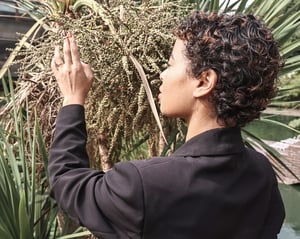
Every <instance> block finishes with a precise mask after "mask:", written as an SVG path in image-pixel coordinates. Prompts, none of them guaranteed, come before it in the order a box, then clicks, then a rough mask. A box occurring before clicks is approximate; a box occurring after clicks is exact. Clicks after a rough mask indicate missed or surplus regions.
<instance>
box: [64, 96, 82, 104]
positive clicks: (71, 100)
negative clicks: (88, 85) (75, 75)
mask: <svg viewBox="0 0 300 239" xmlns="http://www.w3.org/2000/svg"><path fill="white" fill-rule="evenodd" d="M84 103H85V99H84V98H75V97H70V98H68V97H65V98H64V100H63V106H66V105H82V106H84Z"/></svg>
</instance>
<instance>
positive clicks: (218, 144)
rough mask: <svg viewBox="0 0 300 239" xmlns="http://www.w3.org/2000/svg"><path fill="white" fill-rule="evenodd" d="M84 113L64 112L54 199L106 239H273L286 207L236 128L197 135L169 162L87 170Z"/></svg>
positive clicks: (54, 160) (267, 169) (52, 160)
mask: <svg viewBox="0 0 300 239" xmlns="http://www.w3.org/2000/svg"><path fill="white" fill-rule="evenodd" d="M84 117H85V116H84V108H83V107H82V106H79V105H69V106H65V107H63V108H62V109H61V110H60V112H59V114H58V117H57V123H56V132H55V136H54V141H53V143H52V146H51V149H50V155H49V175H50V185H51V189H52V195H53V196H54V198H55V199H56V201H57V203H58V205H59V207H61V208H62V209H63V210H64V211H65V212H67V213H68V214H69V216H70V217H71V218H73V219H74V220H75V221H77V222H78V223H80V224H81V225H83V226H86V227H87V228H88V229H89V230H90V231H91V232H92V233H93V234H94V235H96V236H98V237H99V238H105V239H117V238H121V239H127V238H132V239H140V238H143V239H202V238H203V239H275V238H277V234H278V233H279V231H280V228H281V225H282V223H283V219H284V206H283V203H282V199H281V196H280V193H279V190H278V185H277V181H276V177H275V175H274V172H273V170H272V167H271V165H270V163H269V162H268V160H267V159H266V158H265V157H264V156H263V155H261V154H259V153H257V152H255V151H253V150H250V149H247V148H245V147H244V144H243V142H242V138H241V134H240V129H238V128H224V129H213V130H209V131H207V132H204V133H202V134H199V135H197V136H195V137H194V138H192V139H190V140H189V141H187V142H186V143H185V144H184V145H182V146H181V147H180V148H179V149H178V150H177V151H176V152H175V153H174V154H172V155H171V156H170V157H155V158H151V159H148V160H136V161H130V162H122V163H118V164H116V165H115V166H114V168H113V169H111V170H109V171H108V172H107V173H104V172H102V171H97V170H92V169H90V168H89V160H88V156H87V153H86V149H85V146H86V138H87V135H86V129H85V120H84Z"/></svg>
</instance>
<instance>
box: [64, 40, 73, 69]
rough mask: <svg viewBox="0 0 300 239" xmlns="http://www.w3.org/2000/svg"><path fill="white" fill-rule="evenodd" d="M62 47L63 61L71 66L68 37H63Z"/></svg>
mask: <svg viewBox="0 0 300 239" xmlns="http://www.w3.org/2000/svg"><path fill="white" fill-rule="evenodd" d="M63 47H64V49H63V52H64V59H65V63H66V65H67V66H71V65H72V56H71V49H70V42H69V37H65V38H64V44H63Z"/></svg>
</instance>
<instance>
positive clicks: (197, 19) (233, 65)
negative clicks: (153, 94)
mask: <svg viewBox="0 0 300 239" xmlns="http://www.w3.org/2000/svg"><path fill="white" fill-rule="evenodd" d="M175 35H176V37H178V38H179V39H181V40H183V41H184V42H185V44H186V52H185V55H186V57H187V59H188V60H189V63H190V64H189V65H190V67H189V69H188V73H189V74H191V75H192V76H193V77H199V76H200V75H201V73H202V72H203V71H205V70H208V69H212V70H214V71H215V72H216V74H217V76H218V81H217V84H216V86H215V88H214V90H213V92H212V94H211V98H210V100H211V102H212V103H213V105H214V106H215V111H216V113H217V117H218V120H219V122H221V123H222V124H223V125H225V126H226V127H235V126H238V127H241V126H244V125H245V124H246V123H248V122H250V121H252V120H253V119H255V118H258V117H259V116H260V113H261V111H262V110H264V109H265V108H266V106H267V104H268V102H269V100H270V98H272V97H274V96H275V92H276V84H275V83H276V79H277V77H278V72H279V70H280V68H281V66H282V60H281V57H280V54H279V49H278V45H277V42H276V41H275V39H274V37H273V34H272V32H271V30H270V29H269V28H268V27H266V26H265V24H264V23H263V22H262V21H260V20H257V19H256V18H255V17H254V16H252V15H244V14H237V15H227V14H218V13H204V12H202V11H194V12H192V13H191V14H190V16H189V17H188V18H187V19H185V20H183V21H182V22H181V24H179V26H178V28H177V29H176V30H175Z"/></svg>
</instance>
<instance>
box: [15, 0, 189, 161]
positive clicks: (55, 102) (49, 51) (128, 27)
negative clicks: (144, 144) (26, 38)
mask: <svg viewBox="0 0 300 239" xmlns="http://www.w3.org/2000/svg"><path fill="white" fill-rule="evenodd" d="M116 2H118V3H116V4H115V5H113V4H111V6H110V8H109V9H107V8H104V9H105V12H104V13H103V12H102V13H101V14H100V13H99V12H94V11H93V10H92V9H89V8H87V7H82V8H80V11H77V12H75V13H74V14H72V15H70V14H69V15H60V16H49V17H48V18H47V20H46V24H47V25H49V26H50V28H49V29H48V30H47V31H45V32H43V33H42V34H41V35H40V37H39V38H36V39H35V40H34V41H32V42H30V44H28V45H27V47H26V48H23V49H22V51H21V52H20V53H19V54H20V57H19V59H20V60H19V61H17V62H16V63H19V64H20V72H19V73H20V74H19V76H20V77H19V79H18V84H17V88H16V94H15V97H16V100H17V102H19V103H20V104H22V102H24V100H25V99H26V98H28V102H29V106H30V108H31V109H33V108H36V109H37V112H39V113H38V114H39V118H40V123H41V126H42V129H43V133H44V137H45V139H46V143H47V144H48V145H49V143H50V142H51V138H52V135H53V129H54V124H55V117H56V114H57V111H58V109H59V108H60V105H61V96H60V92H59V89H58V87H57V83H56V80H55V79H54V77H53V75H52V73H51V69H50V61H51V58H52V56H53V48H54V46H55V45H57V44H58V45H60V46H62V37H61V34H62V32H63V31H65V32H72V33H73V35H74V36H75V38H76V40H77V44H78V47H79V49H80V55H81V58H82V61H83V62H86V63H89V64H90V65H91V67H92V69H93V72H94V78H95V80H94V83H93V86H92V90H91V91H90V94H89V96H88V100H87V104H86V120H87V129H88V133H89V143H88V149H89V154H90V156H91V159H92V161H94V162H97V159H98V158H99V152H98V150H99V149H98V145H97V144H98V143H99V141H98V140H97V138H98V137H99V135H101V136H103V135H104V136H105V137H106V140H105V142H107V145H104V146H105V147H107V149H108V158H109V159H110V160H111V161H113V162H116V161H119V160H120V159H119V157H120V153H121V151H122V147H123V146H124V144H126V145H128V144H133V140H134V139H136V138H137V137H138V138H141V137H143V136H145V135H149V138H150V139H151V142H155V143H154V145H156V146H155V147H158V142H159V133H158V132H159V130H158V127H157V124H156V121H155V119H154V117H153V115H152V112H151V108H150V107H149V103H148V100H147V96H146V92H145V88H144V86H143V84H142V81H141V78H140V76H139V73H138V71H137V69H136V68H135V66H134V64H133V63H132V61H131V60H130V57H129V54H132V55H133V56H134V57H135V58H136V59H137V60H138V62H139V63H140V64H141V65H142V67H143V69H144V71H145V73H146V76H147V79H148V82H149V84H150V86H151V90H152V93H153V96H154V97H155V96H157V94H158V87H159V85H160V81H159V74H160V72H161V71H162V70H163V69H164V67H165V65H166V63H167V59H168V58H169V55H170V53H171V49H172V47H173V43H174V36H173V34H172V29H173V28H174V26H175V24H176V21H177V20H176V19H177V18H178V17H179V16H180V15H181V14H184V11H186V9H185V8H181V7H180V6H176V5H174V4H171V3H168V4H163V5H153V3H152V4H141V5H137V4H133V3H132V1H129V2H124V3H123V4H122V5H120V2H119V1H116ZM103 14H105V15H103ZM105 19H109V21H110V23H112V26H113V28H114V31H115V32H112V31H111V28H110V26H108V25H107V21H106V20H105ZM57 26H59V27H57ZM155 102H156V103H157V101H156V100H155ZM151 144H153V143H151ZM102 146H103V145H102ZM95 164H97V163H95Z"/></svg>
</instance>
